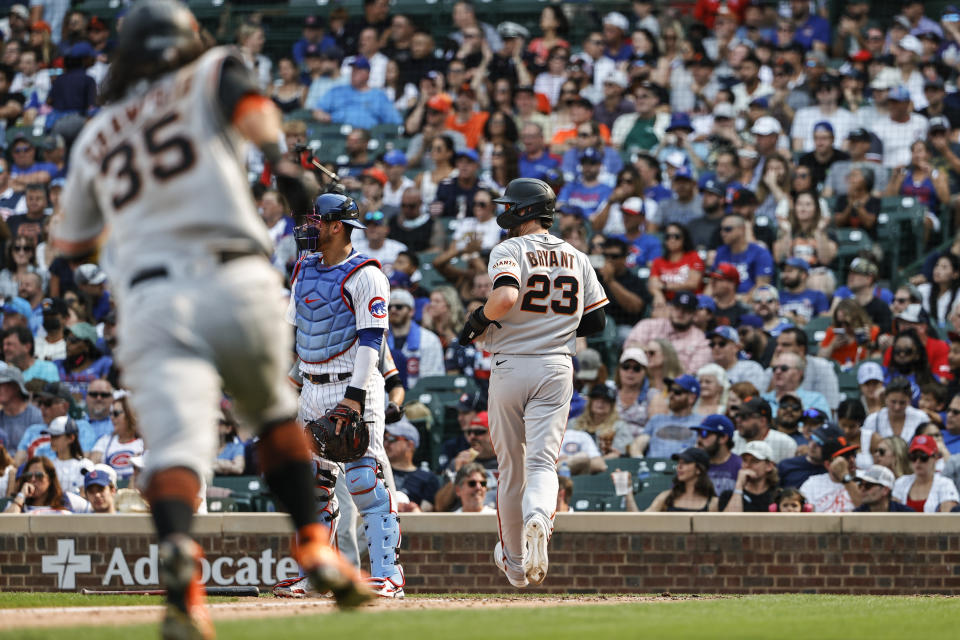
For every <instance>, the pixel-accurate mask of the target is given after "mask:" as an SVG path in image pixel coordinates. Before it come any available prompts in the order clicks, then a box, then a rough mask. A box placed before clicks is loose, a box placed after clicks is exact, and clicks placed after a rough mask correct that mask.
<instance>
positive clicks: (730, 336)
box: [707, 325, 740, 344]
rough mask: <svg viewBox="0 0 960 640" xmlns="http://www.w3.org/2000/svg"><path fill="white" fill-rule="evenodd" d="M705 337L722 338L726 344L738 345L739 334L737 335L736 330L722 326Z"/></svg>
mask: <svg viewBox="0 0 960 640" xmlns="http://www.w3.org/2000/svg"><path fill="white" fill-rule="evenodd" d="M707 337H708V338H713V337H719V338H723V339H724V340H726V341H727V342H732V343H734V344H740V334H739V333H737V330H736V329H734V328H733V327H731V326H728V325H723V326H719V327H717V328H715V329H714V330H713V331H711V332H710V333H708V334H707Z"/></svg>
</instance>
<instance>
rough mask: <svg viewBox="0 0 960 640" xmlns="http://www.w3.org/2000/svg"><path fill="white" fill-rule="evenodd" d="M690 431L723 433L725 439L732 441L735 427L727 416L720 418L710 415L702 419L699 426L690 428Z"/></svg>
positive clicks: (719, 416) (720, 416) (716, 414)
mask: <svg viewBox="0 0 960 640" xmlns="http://www.w3.org/2000/svg"><path fill="white" fill-rule="evenodd" d="M690 428H691V429H696V430H703V431H712V432H713V433H724V434H726V436H727V438H730V439H731V440H732V439H733V432H734V429H735V427H734V426H733V421H732V420H730V418H728V417H727V416H722V415H720V414H718V413H714V414H711V415H709V416H707V417H706V418H704V419H703V422H701V423H700V426H697V427H690Z"/></svg>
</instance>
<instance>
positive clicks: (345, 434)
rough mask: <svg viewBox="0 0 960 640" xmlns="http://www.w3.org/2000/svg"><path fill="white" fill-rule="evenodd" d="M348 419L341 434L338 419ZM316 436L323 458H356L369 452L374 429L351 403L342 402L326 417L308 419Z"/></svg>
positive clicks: (316, 442) (316, 445)
mask: <svg viewBox="0 0 960 640" xmlns="http://www.w3.org/2000/svg"><path fill="white" fill-rule="evenodd" d="M338 418H339V419H340V421H341V422H344V424H343V427H342V428H341V429H340V434H339V435H337V433H336V431H337V419H338ZM307 429H308V431H309V432H310V435H311V436H312V437H313V445H314V449H315V450H316V452H317V455H319V456H320V457H321V458H324V459H326V460H330V461H332V462H353V461H354V460H357V459H359V458H361V457H363V454H364V453H366V451H367V448H368V447H369V446H370V430H369V429H368V428H367V425H366V424H365V423H364V422H363V416H361V415H360V413H359V412H357V411H354V410H353V409H351V408H350V407H346V406H344V405H342V404H338V405H337V406H336V408H334V409H330V410H328V411H327V413H326V414H324V415H323V417H321V418H318V419H317V420H311V421H309V422H308V423H307Z"/></svg>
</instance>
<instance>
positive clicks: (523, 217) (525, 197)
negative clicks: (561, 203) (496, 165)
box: [494, 178, 557, 229]
mask: <svg viewBox="0 0 960 640" xmlns="http://www.w3.org/2000/svg"><path fill="white" fill-rule="evenodd" d="M494 202H496V203H497V204H502V205H504V209H503V213H501V214H500V215H498V216H497V224H498V225H500V226H501V227H502V228H504V229H512V228H513V227H516V226H518V225H520V224H523V223H524V222H526V221H527V220H534V219H537V218H539V219H540V221H541V222H542V223H543V224H544V226H546V227H548V228H549V227H550V226H552V225H553V210H554V206H555V205H556V203H557V196H556V195H555V194H554V193H553V189H551V188H550V185H548V184H547V183H546V182H544V181H543V180H537V179H536V178H517V179H516V180H511V181H510V184H508V185H507V190H506V191H505V192H504V194H503V196H501V197H499V198H497V199H495V200H494Z"/></svg>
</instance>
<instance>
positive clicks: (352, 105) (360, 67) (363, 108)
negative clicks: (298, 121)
mask: <svg viewBox="0 0 960 640" xmlns="http://www.w3.org/2000/svg"><path fill="white" fill-rule="evenodd" d="M369 80H370V62H369V61H368V60H367V59H366V58H364V57H363V56H358V57H357V58H356V59H355V60H354V61H353V67H352V69H351V71H350V84H349V85H340V86H335V87H333V88H332V89H330V90H329V91H327V93H325V94H324V95H323V97H321V98H320V102H319V103H318V104H317V110H316V111H314V118H315V119H316V120H319V121H320V122H336V123H337V124H349V125H351V126H352V127H355V128H361V129H372V128H373V127H375V126H377V125H378V124H401V123H402V122H403V118H401V117H400V114H399V113H398V112H397V110H396V108H395V107H394V106H393V102H391V101H390V98H388V97H387V94H385V93H384V92H383V91H381V90H380V89H371V88H370V87H369V86H368V82H369Z"/></svg>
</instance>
